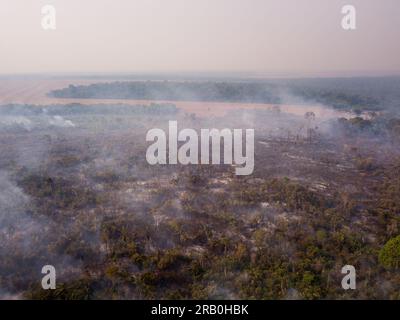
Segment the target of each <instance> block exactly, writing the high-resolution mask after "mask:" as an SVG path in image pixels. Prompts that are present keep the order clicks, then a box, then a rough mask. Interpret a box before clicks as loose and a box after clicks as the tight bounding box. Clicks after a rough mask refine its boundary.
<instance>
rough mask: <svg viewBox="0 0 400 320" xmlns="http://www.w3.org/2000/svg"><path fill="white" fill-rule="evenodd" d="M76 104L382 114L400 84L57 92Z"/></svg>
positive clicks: (108, 87)
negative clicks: (295, 107) (159, 103)
mask: <svg viewBox="0 0 400 320" xmlns="http://www.w3.org/2000/svg"><path fill="white" fill-rule="evenodd" d="M49 96H52V97H56V98H75V99H137V100H166V101H210V102H242V103H269V104H275V103H276V104H279V103H284V104H285V103H286V104H309V103H318V104H323V105H327V106H331V107H334V108H337V109H344V110H360V111H364V110H365V111H366V110H382V109H384V108H392V107H396V106H397V105H399V101H400V78H348V79H295V80H293V79H292V80H268V81H254V82H248V81H245V82H210V81H208V82H199V81H186V82H173V81H124V82H110V83H96V84H91V85H81V86H74V85H70V86H69V87H67V88H64V89H60V90H54V91H52V92H50V93H49Z"/></svg>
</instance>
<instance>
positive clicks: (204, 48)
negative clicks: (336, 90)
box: [0, 0, 400, 74]
mask: <svg viewBox="0 0 400 320" xmlns="http://www.w3.org/2000/svg"><path fill="white" fill-rule="evenodd" d="M45 4H52V5H54V6H55V8H56V10H57V29H56V30H55V31H45V30H43V29H42V27H41V18H42V14H41V7H42V6H43V5H45ZM345 4H353V5H354V6H355V7H356V9H357V30H355V31H344V30H343V29H342V28H341V19H342V14H341V7H342V6H343V5H345ZM147 71H148V72H191V71H201V72H208V71H219V72H225V71H233V72H236V71H250V72H251V71H255V72H272V73H273V72H286V73H289V74H290V73H293V74H298V73H300V74H301V73H327V74H337V73H343V72H344V73H348V74H357V73H360V72H377V73H383V74H394V73H397V74H400V1H399V0H345V1H342V0H326V1H321V0H44V1H42V0H0V73H2V74H10V73H11V74H12V73H32V72H33V73H37V72H147Z"/></svg>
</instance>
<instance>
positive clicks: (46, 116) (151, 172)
mask: <svg viewBox="0 0 400 320" xmlns="http://www.w3.org/2000/svg"><path fill="white" fill-rule="evenodd" d="M365 81H367V82H369V81H372V80H371V79H368V80H365ZM378 82H379V83H382V81H380V80H379V81H378ZM389 82H390V83H391V85H393V83H394V82H393V81H388V82H387V83H389ZM395 83H396V82H395ZM149 85H150V84H149V83H147V84H146V86H149ZM329 85H330V84H329ZM157 86H158V85H157ZM179 86H182V84H179ZM191 86H195V83H192V84H191ZM210 86H213V85H212V84H210ZM228 87H229V86H228ZM360 87H364V85H360ZM72 88H73V87H72ZM89 88H90V87H89ZM292 88H294V87H292ZM346 88H347V89H346V90H348V87H346ZM385 88H386V87H385ZM71 90H72V89H71V86H70V87H68V92H69V91H71ZM82 90H83V89H82ZM196 90H197V89H196ZM293 90H300V89H298V88H294V89H293ZM304 90H305V89H304V88H303V89H302V92H303V91H304ZM315 90H316V89H315V87H311V88H310V89H309V91H307V92H308V94H307V95H306V94H305V93H304V92H303V93H302V94H299V95H296V94H294V93H293V91H291V92H290V94H286V95H282V92H281V91H280V90H278V91H279V92H275V91H272V92H273V93H274V95H275V96H280V97H282V96H285V97H286V98H287V99H289V98H290V101H291V102H292V103H293V102H294V101H295V100H296V99H298V101H303V103H302V104H299V108H300V110H302V111H301V112H297V113H290V112H285V110H283V109H282V110H281V108H280V105H279V104H274V106H273V107H272V108H267V107H266V108H254V109H253V108H251V107H249V106H246V107H243V108H240V105H239V107H238V108H235V109H234V110H230V109H229V108H228V109H226V110H225V112H224V114H223V115H220V116H212V117H211V116H204V115H203V114H196V113H195V112H193V113H189V112H187V111H184V110H182V109H180V108H178V107H177V106H176V105H174V103H173V102H169V103H168V102H162V103H161V102H160V103H155V102H153V103H149V104H144V105H134V104H123V103H121V104H111V103H107V100H104V102H103V103H101V104H83V103H82V104H80V103H71V104H53V105H29V104H25V105H21V104H8V105H2V106H1V107H0V150H1V153H0V185H1V193H0V295H1V297H2V298H19V299H349V298H357V299H359V298H369V299H398V298H400V297H399V290H398V289H399V286H400V277H399V267H400V258H399V250H400V245H399V243H400V240H399V234H400V218H399V212H400V148H399V147H400V130H399V128H400V117H399V115H398V112H396V108H398V107H399V104H398V103H399V101H392V100H391V101H389V102H388V101H387V102H385V105H383V104H382V105H379V108H374V106H369V105H363V107H361V104H362V103H363V101H362V100H357V101H356V102H355V103H354V105H356V106H358V108H355V106H354V105H352V102H351V100H349V101H348V100H346V99H344V100H343V101H342V102H341V107H340V108H339V109H341V110H345V111H346V113H338V114H336V113H335V114H334V116H329V117H326V116H322V115H321V116H320V115H318V114H315V113H314V112H313V111H312V108H311V107H310V109H309V110H310V111H308V109H307V108H308V105H307V104H306V103H304V102H307V101H312V103H318V104H319V106H320V107H321V108H326V109H329V108H332V106H333V105H334V104H336V103H337V101H339V100H340V97H343V96H346V95H351V94H353V93H348V91H346V92H345V93H343V94H341V93H340V92H337V91H335V92H336V93H335V94H336V95H334V94H333V93H331V94H328V93H325V94H320V95H318V97H321V96H323V97H324V99H325V100H324V103H323V102H322V100H321V99H322V98H321V99H320V98H318V97H317V98H315V97H316V96H315V93H313V92H314V91H315ZM321 90H322V89H321ZM324 90H325V89H324ZM335 90H339V89H335ZM298 92H299V91H298ZM307 92H306V93H307ZM369 94H370V95H371V96H372V97H371V98H370V99H369V100H368V101H370V102H371V103H372V101H374V100H373V99H376V100H378V99H379V95H376V94H375V93H374V92H371V91H369ZM396 94H397V91H394V92H392V93H391V96H390V97H395V95H396ZM332 97H334V98H332ZM97 98H98V97H97ZM103 98H104V97H103ZM134 98H140V97H134ZM142 98H143V97H142ZM175 98H176V97H175ZM152 99H154V97H153V98H152ZM329 99H331V100H332V103H329V101H327V100H329ZM161 100H164V99H163V98H162V99H161ZM166 100H168V99H166ZM228 101H229V99H228ZM281 102H282V101H281ZM272 103H275V102H272ZM325 103H326V104H325ZM389 104H390V105H389ZM333 107H335V106H333ZM303 111H304V112H303ZM170 120H176V121H177V123H178V127H179V128H180V129H183V128H193V129H194V130H197V131H199V130H200V129H202V128H216V129H220V130H222V129H224V128H243V129H246V128H254V132H255V141H254V143H255V148H254V152H255V158H254V164H255V165H254V172H253V173H252V174H251V175H247V176H238V175H236V174H235V165H234V164H220V165H205V164H198V165H190V164H189V165H183V164H179V163H178V164H174V165H150V164H149V163H148V162H147V161H146V156H145V155H146V150H147V148H148V146H149V142H147V141H146V132H147V131H148V130H149V128H161V129H165V131H168V129H167V128H168V122H169V121H170ZM224 143H225V141H224V142H223V143H222V144H221V150H224ZM180 144H182V142H180ZM47 264H51V265H53V266H54V267H55V268H56V270H57V288H56V289H55V290H43V289H42V287H41V284H40V280H41V277H42V274H40V270H41V268H42V266H43V265H47ZM344 265H354V266H356V267H357V290H355V291H352V290H350V291H345V290H343V288H342V286H341V281H342V278H343V275H342V273H341V269H342V267H343V266H344Z"/></svg>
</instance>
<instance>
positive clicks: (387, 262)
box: [379, 236, 400, 269]
mask: <svg viewBox="0 0 400 320" xmlns="http://www.w3.org/2000/svg"><path fill="white" fill-rule="evenodd" d="M379 263H380V264H381V265H382V266H384V267H385V268H388V269H398V268H399V267H400V236H397V237H395V238H392V239H390V240H389V241H388V242H387V243H386V244H385V245H384V246H383V248H382V249H381V251H380V252H379Z"/></svg>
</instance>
